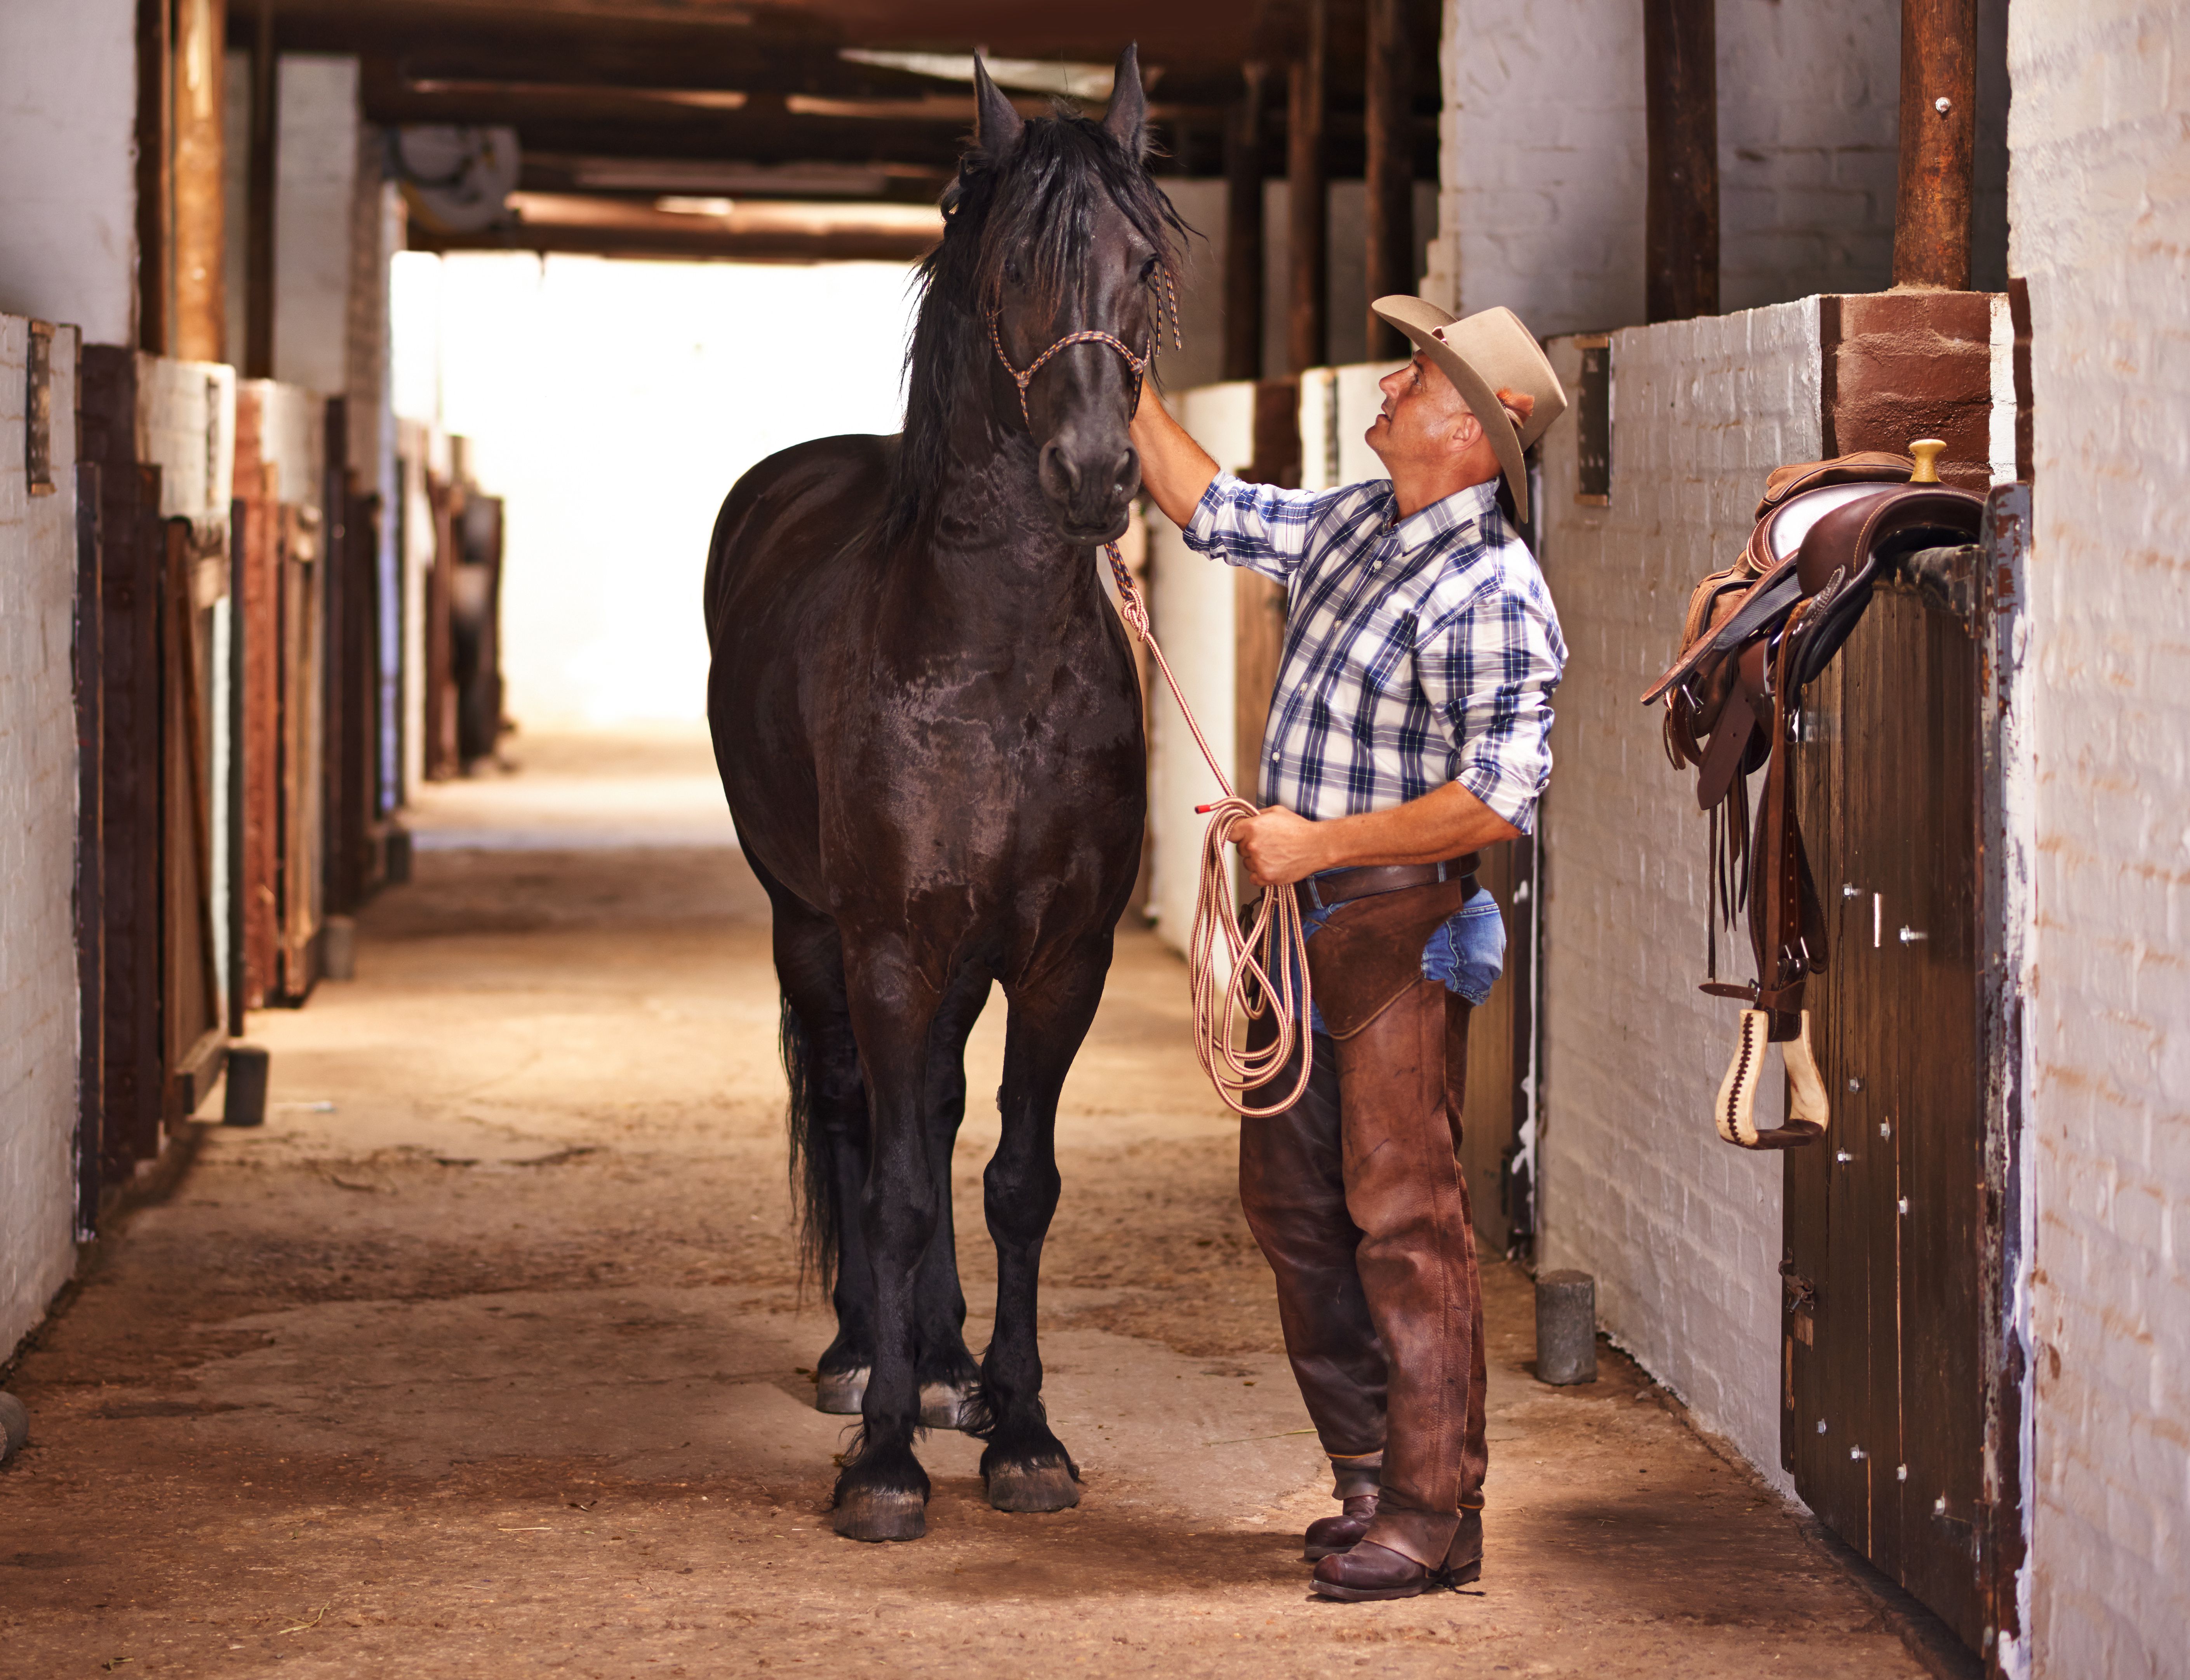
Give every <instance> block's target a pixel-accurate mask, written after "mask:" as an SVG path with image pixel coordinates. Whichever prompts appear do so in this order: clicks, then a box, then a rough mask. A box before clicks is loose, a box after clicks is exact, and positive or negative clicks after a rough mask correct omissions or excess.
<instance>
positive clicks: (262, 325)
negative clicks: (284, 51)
mask: <svg viewBox="0 0 2190 1680" xmlns="http://www.w3.org/2000/svg"><path fill="white" fill-rule="evenodd" d="M280 123H281V59H280V58H279V56H278V55H277V54H276V53H275V46H274V0H258V20H257V28H256V29H255V31H253V33H252V43H251V160H250V169H249V173H248V176H247V179H248V180H249V183H250V185H249V196H248V198H247V201H246V204H245V208H244V214H245V217H246V221H245V224H244V258H243V298H244V303H243V377H245V378H247V379H271V378H272V377H274V187H275V148H276V146H277V145H278V143H279V140H280Z"/></svg>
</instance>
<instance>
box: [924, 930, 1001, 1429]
mask: <svg viewBox="0 0 2190 1680" xmlns="http://www.w3.org/2000/svg"><path fill="white" fill-rule="evenodd" d="M989 986H990V979H989V976H988V974H987V973H986V972H985V971H983V970H979V969H975V968H962V969H961V970H960V971H959V973H957V975H956V976H955V977H954V978H953V979H952V980H951V983H950V990H948V991H947V992H945V994H944V998H943V1007H941V1008H939V1009H938V1010H937V1011H936V1012H935V1024H934V1025H933V1027H932V1028H930V1029H929V1031H928V1096H927V1100H926V1102H925V1104H923V1108H924V1110H925V1112H926V1115H927V1118H928V1165H929V1166H931V1167H932V1168H933V1171H934V1173H935V1196H936V1205H935V1234H934V1235H933V1236H932V1237H930V1238H929V1239H928V1252H927V1253H926V1254H925V1255H924V1256H923V1257H922V1259H921V1263H920V1281H919V1284H918V1286H917V1287H916V1291H915V1293H914V1307H913V1317H914V1348H915V1353H914V1365H915V1371H916V1375H917V1376H919V1378H920V1421H921V1422H922V1423H923V1424H925V1425H926V1426H927V1427H928V1428H931V1429H956V1428H958V1427H960V1426H961V1423H962V1413H964V1412H965V1411H966V1410H967V1408H968V1406H969V1405H971V1403H972V1400H973V1394H974V1392H975V1390H976V1389H977V1388H979V1382H980V1370H979V1366H977V1365H975V1364H974V1363H973V1354H970V1353H968V1352H967V1348H966V1296H965V1291H963V1290H962V1288H961V1287H960V1285H959V1281H958V1239H957V1233H956V1229H954V1222H953V1220H952V1218H951V1212H950V1158H951V1152H952V1151H953V1149H956V1145H957V1142H958V1128H959V1127H960V1125H961V1124H962V1122H963V1121H964V1120H965V1118H966V1039H967V1035H968V1034H970V1033H971V1032H972V1031H973V1023H974V1022H975V1021H976V1020H978V1019H979V1018H980V1013H981V1009H982V1006H983V1005H984V1004H985V1003H986V1002H988V1001H989Z"/></svg>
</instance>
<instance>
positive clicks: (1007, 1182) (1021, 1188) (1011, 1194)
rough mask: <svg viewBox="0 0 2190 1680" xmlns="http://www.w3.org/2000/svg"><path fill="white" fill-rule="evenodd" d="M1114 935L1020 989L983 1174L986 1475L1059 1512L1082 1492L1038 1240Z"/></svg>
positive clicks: (1022, 1507) (1029, 1503)
mask: <svg viewBox="0 0 2190 1680" xmlns="http://www.w3.org/2000/svg"><path fill="white" fill-rule="evenodd" d="M1109 966H1110V945H1109V938H1108V937H1107V935H1106V936H1105V937H1104V938H1103V939H1100V940H1099V941H1097V940H1091V941H1088V942H1087V944H1086V946H1085V947H1083V948H1082V949H1081V950H1079V951H1075V952H1073V953H1072V954H1071V955H1070V956H1068V957H1066V958H1065V959H1064V960H1063V961H1062V962H1058V963H1056V964H1055V965H1053V966H1052V968H1050V970H1049V971H1048V972H1047V973H1046V974H1044V975H1043V976H1042V978H1041V979H1039V980H1037V981H1035V982H1032V983H1030V984H1028V985H1025V986H1024V987H1023V988H1022V989H1021V990H1018V991H1017V992H1015V993H1014V994H1013V996H1012V1000H1011V1016H1010V1020H1009V1023H1008V1024H1007V1027H1006V1029H1005V1033H1004V1083H1003V1089H1002V1091H1001V1093H999V1104H1000V1106H1001V1109H1002V1111H1003V1138H1002V1141H1001V1143H999V1144H997V1146H996V1155H994V1157H992V1158H991V1159H990V1162H989V1167H988V1172H986V1174H985V1175H984V1187H985V1189H986V1191H987V1202H988V1215H989V1233H990V1235H991V1236H992V1237H994V1238H995V1239H996V1331H995V1333H994V1334H993V1335H992V1336H991V1337H990V1341H989V1351H988V1354H987V1355H986V1356H985V1357H984V1359H983V1360H982V1364H981V1397H980V1412H981V1416H980V1420H979V1421H980V1422H981V1424H982V1427H981V1430H980V1433H982V1434H984V1435H985V1436H986V1437H987V1438H988V1442H989V1446H988V1450H987V1451H985V1452H984V1453H983V1454H982V1455H981V1476H982V1479H983V1480H984V1481H985V1482H986V1483H987V1484H988V1490H989V1503H990V1504H991V1505H993V1506H995V1507H996V1509H997V1510H999V1511H1062V1510H1064V1509H1065V1508H1066V1507H1068V1506H1073V1505H1077V1504H1078V1503H1079V1502H1080V1472H1079V1470H1078V1468H1077V1467H1075V1465H1074V1464H1073V1462H1072V1455H1071V1454H1069V1453H1068V1452H1067V1451H1066V1450H1064V1443H1063V1442H1061V1441H1059V1440H1058V1439H1057V1437H1056V1436H1055V1435H1054V1434H1053V1433H1051V1431H1050V1427H1049V1418H1048V1414H1047V1412H1046V1411H1045V1410H1044V1409H1043V1406H1042V1403H1041V1348H1040V1347H1039V1345H1038V1344H1037V1342H1036V1339H1035V1308H1036V1297H1037V1294H1038V1292H1039V1289H1040V1285H1041V1246H1042V1242H1043V1240H1044V1239H1046V1238H1047V1236H1048V1234H1049V1222H1050V1220H1051V1218H1052V1217H1053V1216H1054V1215H1055V1214H1056V1212H1057V1195H1058V1175H1057V1098H1058V1093H1059V1092H1060V1091H1062V1090H1063V1089H1064V1076H1065V1074H1066V1072H1067V1071H1068V1070H1069V1069H1070V1068H1071V1066H1072V1059H1073V1057H1074V1056H1075V1055H1076V1054H1078V1053H1079V1050H1080V1043H1081V1040H1082V1039H1083V1038H1085V1037H1086V1036H1087V1028H1088V1024H1089V1023H1090V1022H1092V1020H1093V1019H1095V1006H1096V1005H1097V1004H1098V1002H1101V1000H1102V996H1103V977H1104V973H1105V972H1106V971H1107V970H1108V969H1109Z"/></svg>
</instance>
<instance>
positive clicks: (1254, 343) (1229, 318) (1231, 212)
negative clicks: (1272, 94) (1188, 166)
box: [1224, 63, 1268, 379]
mask: <svg viewBox="0 0 2190 1680" xmlns="http://www.w3.org/2000/svg"><path fill="white" fill-rule="evenodd" d="M1240 79H1241V81H1242V82H1243V83H1244V84H1245V85H1244V88H1243V89H1242V92H1241V94H1240V99H1239V101H1238V102H1237V103H1236V104H1235V105H1234V106H1233V108H1232V111H1231V114H1230V116H1229V118H1228V122H1227V123H1226V125H1225V130H1224V377H1226V378H1227V379H1259V378H1261V377H1262V285H1263V273H1262V269H1263V260H1264V252H1263V243H1262V124H1263V116H1264V112H1263V108H1262V103H1263V101H1262V94H1263V88H1264V86H1265V84H1266V82H1267V81H1268V72H1267V71H1266V68H1265V67H1264V66H1263V65H1260V64H1253V63H1250V64H1245V65H1240Z"/></svg>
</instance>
